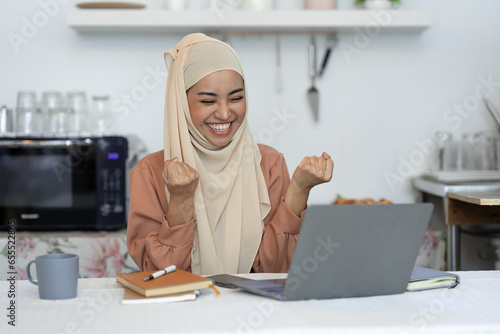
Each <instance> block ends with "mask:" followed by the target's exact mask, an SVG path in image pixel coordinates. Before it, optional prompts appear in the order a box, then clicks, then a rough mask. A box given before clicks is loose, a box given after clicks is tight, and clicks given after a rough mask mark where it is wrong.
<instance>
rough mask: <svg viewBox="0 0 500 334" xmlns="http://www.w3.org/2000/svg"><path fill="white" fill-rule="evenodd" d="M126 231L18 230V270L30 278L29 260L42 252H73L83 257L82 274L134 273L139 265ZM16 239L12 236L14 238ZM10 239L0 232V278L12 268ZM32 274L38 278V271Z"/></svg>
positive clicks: (93, 275) (16, 240)
mask: <svg viewBox="0 0 500 334" xmlns="http://www.w3.org/2000/svg"><path fill="white" fill-rule="evenodd" d="M126 237H127V233H126V230H120V231H113V232H17V233H16V234H15V246H16V256H15V261H14V262H15V263H14V266H15V272H16V273H17V278H18V279H27V276H26V266H27V264H28V262H29V261H31V260H34V259H35V257H37V256H38V255H42V254H50V253H72V254H77V255H78V256H79V257H80V277H82V278H99V277H115V274H116V273H117V272H133V271H138V270H139V268H138V266H137V265H136V264H135V262H134V260H133V259H132V258H131V257H130V255H129V254H128V252H127V241H126ZM11 241H12V239H11ZM8 254H9V253H8V238H7V233H6V232H1V233H0V280H6V279H7V273H8V272H10V271H11V270H9V269H8V268H9V261H8V256H7V255H8ZM31 271H32V272H31V274H32V275H33V276H35V277H36V273H35V270H34V269H33V268H32V269H31Z"/></svg>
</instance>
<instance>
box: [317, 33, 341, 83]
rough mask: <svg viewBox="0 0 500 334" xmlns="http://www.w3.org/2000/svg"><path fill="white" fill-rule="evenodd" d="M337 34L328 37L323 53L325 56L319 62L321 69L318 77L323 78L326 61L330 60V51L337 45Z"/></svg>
mask: <svg viewBox="0 0 500 334" xmlns="http://www.w3.org/2000/svg"><path fill="white" fill-rule="evenodd" d="M337 41H338V38H337V33H333V34H330V35H328V41H327V43H328V47H327V49H326V51H325V55H324V56H323V61H322V62H321V69H320V71H319V77H322V76H323V73H324V72H325V69H326V65H327V64H328V60H329V59H330V54H331V53H332V50H333V49H334V48H335V46H336V45H337Z"/></svg>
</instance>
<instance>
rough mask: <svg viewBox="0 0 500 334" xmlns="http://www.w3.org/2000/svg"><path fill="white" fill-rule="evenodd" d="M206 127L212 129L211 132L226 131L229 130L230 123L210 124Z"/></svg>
mask: <svg viewBox="0 0 500 334" xmlns="http://www.w3.org/2000/svg"><path fill="white" fill-rule="evenodd" d="M207 125H208V126H209V127H210V128H211V129H212V130H215V131H226V130H228V129H229V127H230V126H231V123H212V124H208V123H207Z"/></svg>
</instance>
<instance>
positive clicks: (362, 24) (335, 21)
mask: <svg viewBox="0 0 500 334" xmlns="http://www.w3.org/2000/svg"><path fill="white" fill-rule="evenodd" d="M385 13H389V15H388V16H386V17H382V19H380V18H378V20H377V12H375V11H368V10H294V11H286V10H269V11H242V10H234V11H225V12H222V11H221V12H218V11H168V10H124V9H120V10H113V9H105V10H102V9H101V10H99V9H81V10H71V11H69V13H68V17H67V21H68V25H69V26H71V27H73V28H74V29H76V30H77V31H78V32H82V33H88V32H119V33H131V32H139V33H144V32H147V33H149V32H157V33H191V32H207V33H209V32H223V33H308V32H318V33H329V32H334V31H338V32H354V31H356V30H357V29H362V30H363V29H365V28H367V29H368V30H369V31H375V27H379V28H380V29H381V31H403V32H419V31H422V30H424V29H426V28H428V27H429V26H430V25H431V23H432V15H431V12H430V11H404V10H401V11H394V12H392V13H391V12H390V11H385Z"/></svg>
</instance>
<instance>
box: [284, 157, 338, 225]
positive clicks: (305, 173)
mask: <svg viewBox="0 0 500 334" xmlns="http://www.w3.org/2000/svg"><path fill="white" fill-rule="evenodd" d="M332 175H333V160H332V158H330V156H329V155H328V154H326V153H324V152H323V154H322V155H321V157H314V156H313V157H305V158H304V160H302V162H301V163H300V164H299V165H298V166H297V169H296V170H295V172H294V173H293V176H292V180H291V181H290V185H289V186H288V189H287V191H286V194H285V204H286V205H288V207H289V208H290V210H292V211H293V213H295V214H296V215H297V217H300V215H301V212H302V211H304V209H305V208H306V205H307V199H308V198H309V192H310V191H311V189H312V188H313V187H314V186H316V185H318V184H321V183H325V182H328V181H330V180H331V179H332Z"/></svg>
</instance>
